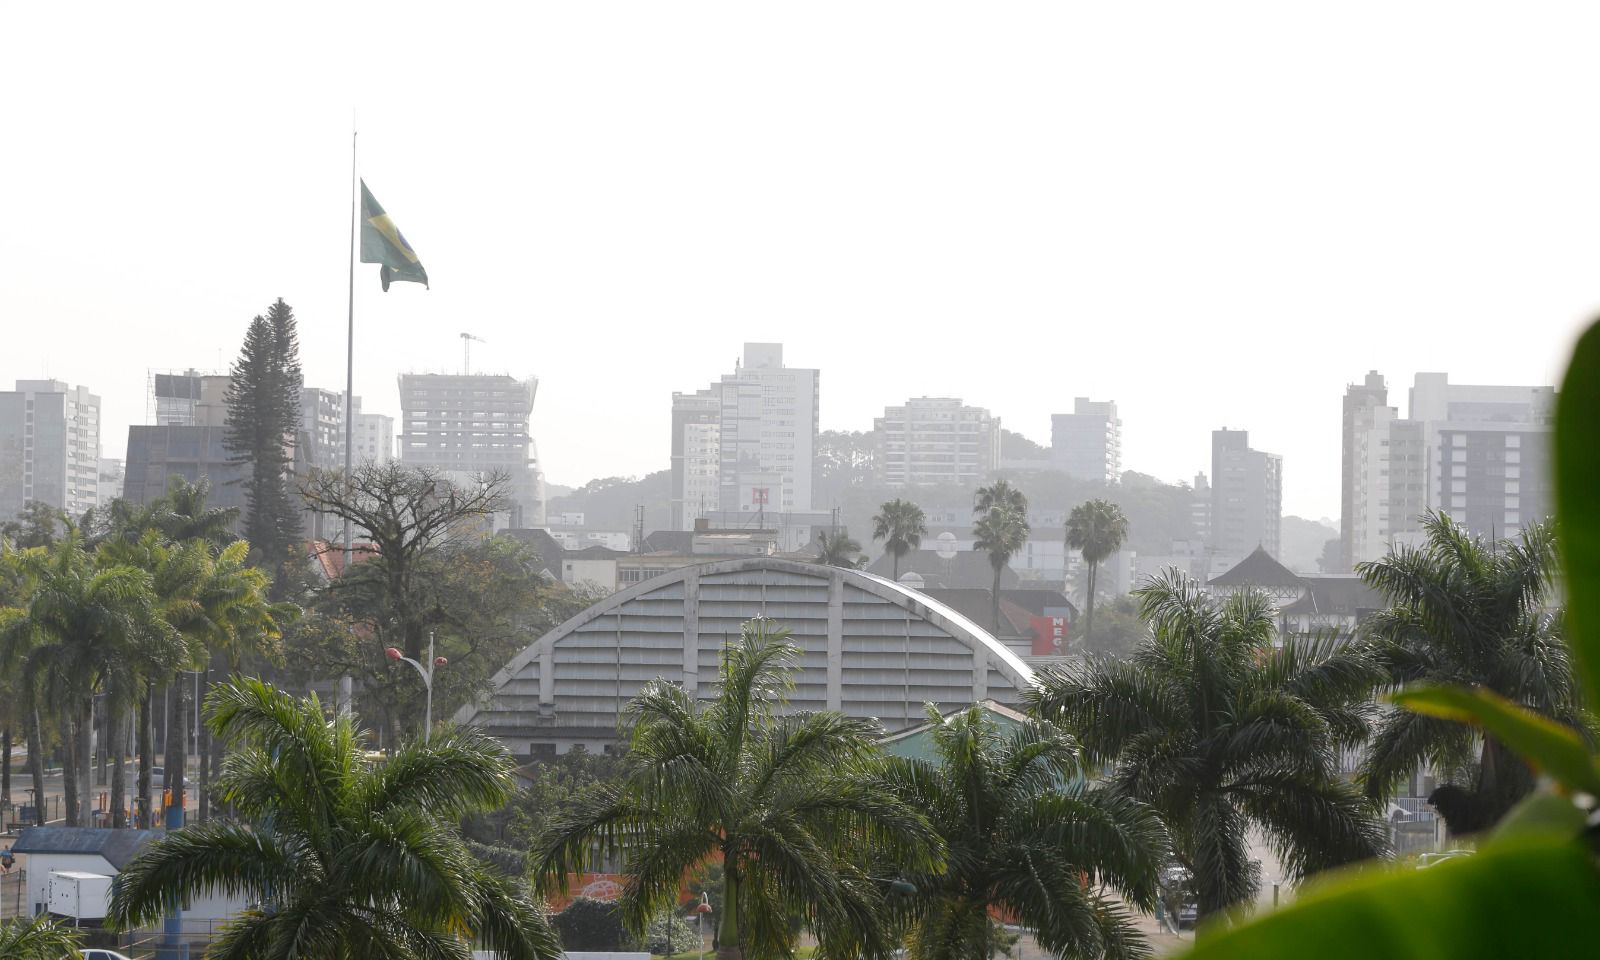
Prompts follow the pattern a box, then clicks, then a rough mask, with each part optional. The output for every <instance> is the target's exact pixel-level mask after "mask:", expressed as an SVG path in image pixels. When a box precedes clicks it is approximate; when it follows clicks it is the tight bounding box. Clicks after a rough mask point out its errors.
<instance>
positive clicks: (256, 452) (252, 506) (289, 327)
mask: <svg viewBox="0 0 1600 960" xmlns="http://www.w3.org/2000/svg"><path fill="white" fill-rule="evenodd" d="M229 373H230V374H231V375H232V377H233V381H232V383H230V384H229V385H228V395H227V403H228V434H227V440H226V446H227V448H228V452H229V454H231V455H232V457H233V459H234V460H235V462H240V463H249V464H250V477H249V479H248V480H246V481H245V496H246V502H247V504H248V507H249V509H248V510H247V511H246V514H245V538H246V539H248V540H249V541H250V545H251V548H252V549H253V550H254V551H255V553H256V556H257V558H258V560H259V562H261V563H262V565H263V566H265V567H267V568H268V569H269V570H272V571H276V570H277V569H278V568H279V567H280V566H282V565H283V563H284V562H285V561H286V560H288V559H289V555H290V551H291V550H292V548H293V546H294V544H295V542H296V541H298V540H299V539H300V529H301V527H300V512H299V510H298V509H297V508H296V507H295V503H294V500H293V499H292V497H291V495H290V488H289V477H288V474H289V471H290V467H291V459H292V456H293V453H292V446H291V443H292V441H293V439H294V437H295V433H296V430H297V428H298V426H299V421H300V387H301V383H302V380H301V376H300V343H299V336H298V334H297V333H296V331H295V321H294V311H293V310H291V309H290V308H289V305H288V304H287V303H284V302H283V300H282V299H281V298H280V299H279V300H278V302H276V303H274V304H273V305H272V306H271V307H269V308H267V315H266V316H265V317H261V316H257V317H256V318H255V319H253V320H251V321H250V329H249V330H248V331H247V332H246V333H245V337H244V346H243V347H242V348H241V349H240V350H239V358H238V359H237V360H235V361H234V362H233V368H232V369H231V370H230V371H229Z"/></svg>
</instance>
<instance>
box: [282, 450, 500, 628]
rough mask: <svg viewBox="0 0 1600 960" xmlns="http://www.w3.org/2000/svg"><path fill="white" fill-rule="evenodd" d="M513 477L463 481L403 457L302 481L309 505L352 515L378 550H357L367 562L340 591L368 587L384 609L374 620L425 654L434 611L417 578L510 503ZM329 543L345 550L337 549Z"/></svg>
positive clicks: (347, 574)
mask: <svg viewBox="0 0 1600 960" xmlns="http://www.w3.org/2000/svg"><path fill="white" fill-rule="evenodd" d="M509 484H510V478H509V477H507V476H506V475H505V474H501V473H494V474H489V475H486V476H481V477H478V478H476V480H475V482H473V483H470V484H457V483H454V482H452V481H451V480H450V479H448V478H447V477H445V476H443V475H442V474H440V473H439V472H437V471H435V470H431V469H429V468H426V467H420V468H417V467H406V466H402V465H401V464H399V463H396V462H390V463H384V464H372V463H369V464H363V465H362V466H359V467H357V468H356V469H355V471H354V473H353V474H351V476H350V477H348V478H346V477H345V475H344V474H343V473H342V472H337V471H313V472H312V473H311V474H310V476H308V477H306V478H305V479H304V480H303V481H301V483H300V495H301V497H303V498H304V499H305V502H306V505H307V506H308V507H309V508H310V509H312V510H315V511H317V512H318V513H324V514H328V515H331V516H334V517H338V518H340V519H341V520H349V521H350V523H351V524H352V525H353V526H355V527H357V528H359V532H358V534H357V535H358V536H365V537H366V538H367V540H368V541H369V542H370V544H371V546H370V548H362V549H359V550H358V551H357V554H356V557H357V558H358V559H359V561H360V562H359V563H358V564H357V565H356V567H355V568H354V569H352V570H348V571H344V575H343V576H341V577H340V578H339V580H338V582H337V583H336V584H335V588H336V589H352V588H353V589H360V590H362V591H363V592H365V593H368V594H369V595H371V596H372V599H373V600H374V601H375V603H374V606H375V607H376V609H377V610H379V611H380V613H379V615H378V617H377V618H376V621H377V622H375V623H374V624H373V626H374V627H375V628H377V630H378V631H379V632H380V633H382V634H389V635H393V636H395V637H396V638H397V642H395V643H394V644H393V645H394V646H397V647H399V648H401V649H402V650H403V651H405V654H406V656H408V657H411V658H412V659H417V660H420V659H421V658H422V656H423V653H424V647H425V645H426V642H427V627H428V623H429V618H430V616H431V611H430V609H429V607H428V604H427V602H426V600H424V599H423V596H424V594H425V593H426V591H424V590H420V589H418V586H419V585H418V584H417V583H416V577H417V575H418V571H419V570H420V569H421V566H422V563H421V561H422V560H423V558H424V557H425V556H426V555H427V554H428V553H429V552H430V551H434V550H438V549H441V548H443V547H445V546H448V545H449V544H451V543H452V542H454V541H456V540H458V539H461V538H464V537H481V536H484V535H486V534H488V533H489V532H490V530H491V527H492V517H493V515H494V514H495V513H496V512H497V511H500V510H503V509H505V507H506V502H507V498H506V487H507V486H508V485H509ZM328 549H340V548H338V547H330V548H328Z"/></svg>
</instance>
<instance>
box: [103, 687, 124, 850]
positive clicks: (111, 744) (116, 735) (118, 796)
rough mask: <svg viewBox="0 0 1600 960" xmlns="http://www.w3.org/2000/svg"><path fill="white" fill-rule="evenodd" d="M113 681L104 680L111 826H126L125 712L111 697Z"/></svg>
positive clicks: (118, 827) (119, 827)
mask: <svg viewBox="0 0 1600 960" xmlns="http://www.w3.org/2000/svg"><path fill="white" fill-rule="evenodd" d="M115 683H116V681H115V679H110V678H108V679H107V680H106V756H107V757H109V758H110V760H111V826H112V827H114V828H117V829H121V828H122V827H126V826H127V825H128V814H127V806H128V771H127V765H126V764H125V763H124V762H123V761H124V760H125V759H126V757H125V756H124V755H123V754H124V751H123V741H124V740H125V739H126V738H127V732H126V730H125V723H126V717H127V713H128V712H127V711H126V710H125V709H123V708H122V705H121V704H118V703H117V702H116V698H115V697H113V696H112V695H111V692H112V690H113V685H114V684H115Z"/></svg>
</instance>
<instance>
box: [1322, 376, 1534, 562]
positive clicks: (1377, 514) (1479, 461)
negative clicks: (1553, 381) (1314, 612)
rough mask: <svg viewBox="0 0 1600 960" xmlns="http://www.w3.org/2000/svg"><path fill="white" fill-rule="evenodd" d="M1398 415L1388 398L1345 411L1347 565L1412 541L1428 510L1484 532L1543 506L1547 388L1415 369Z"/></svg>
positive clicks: (1497, 530)
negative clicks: (1475, 381) (1406, 403)
mask: <svg viewBox="0 0 1600 960" xmlns="http://www.w3.org/2000/svg"><path fill="white" fill-rule="evenodd" d="M1374 377H1376V374H1369V375H1368V381H1369V384H1370V383H1371V381H1372V380H1373V378H1374ZM1379 379H1380V380H1381V378H1379ZM1352 389H1354V388H1352ZM1347 406H1349V401H1348V399H1347ZM1408 413H1409V414H1410V416H1409V417H1407V418H1404V419H1402V418H1401V417H1400V415H1399V410H1398V409H1397V408H1395V407H1393V406H1388V405H1370V404H1369V405H1364V406H1362V407H1361V408H1360V412H1359V414H1358V416H1356V417H1355V418H1354V423H1353V426H1354V430H1353V436H1352V438H1351V452H1352V457H1351V461H1350V462H1349V463H1348V464H1347V466H1346V471H1345V476H1344V485H1345V489H1346V492H1347V495H1346V499H1347V501H1348V506H1347V507H1346V509H1347V510H1348V511H1349V519H1348V520H1344V521H1341V523H1342V525H1343V526H1344V527H1345V528H1346V531H1347V535H1348V538H1349V550H1350V552H1349V558H1350V561H1351V563H1352V564H1355V563H1360V562H1362V561H1369V560H1376V559H1378V558H1380V557H1382V556H1383V555H1384V554H1386V553H1387V552H1388V551H1389V549H1390V548H1391V547H1392V546H1394V545H1397V544H1416V543H1419V542H1420V541H1421V539H1422V536H1423V533H1422V524H1421V517H1422V515H1423V514H1424V513H1426V512H1428V511H1430V510H1432V511H1442V512H1444V513H1448V514H1449V515H1450V516H1451V517H1452V518H1454V519H1455V520H1457V521H1458V522H1460V523H1462V524H1463V525H1464V526H1465V527H1466V529H1467V530H1468V531H1469V532H1470V533H1472V534H1473V535H1474V536H1480V537H1487V538H1498V537H1504V536H1508V535H1514V534H1515V533H1517V532H1518V531H1519V530H1521V529H1522V527H1523V526H1524V525H1526V524H1529V523H1534V522H1537V521H1539V520H1543V519H1544V518H1546V517H1547V516H1548V515H1549V514H1550V512H1551V509H1552V505H1553V501H1552V490H1551V482H1552V478H1551V470H1550V440H1551V432H1552V430H1553V426H1554V413H1555V390H1554V388H1552V387H1533V386H1483V385H1469V384H1452V383H1450V382H1449V377H1448V376H1447V375H1446V374H1443V373H1419V374H1417V375H1416V380H1415V385H1414V386H1413V387H1412V388H1411V391H1410V409H1409V410H1408Z"/></svg>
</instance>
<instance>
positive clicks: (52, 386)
mask: <svg viewBox="0 0 1600 960" xmlns="http://www.w3.org/2000/svg"><path fill="white" fill-rule="evenodd" d="M33 501H38V502H39V503H43V504H47V505H48V506H51V507H55V508H56V509H58V510H64V511H66V512H67V513H69V514H71V515H72V516H73V517H78V516H80V515H82V514H83V512H84V511H86V510H88V509H90V508H92V507H95V506H98V505H99V503H100V398H99V397H98V396H96V395H95V394H93V393H90V392H89V390H88V388H87V387H81V386H80V387H73V386H68V385H67V384H65V383H62V382H61V381H59V380H18V381H17V388H16V389H15V390H8V391H3V392H0V519H7V520H9V519H10V518H12V517H14V516H16V515H17V514H18V513H20V512H22V509H23V507H25V506H27V505H28V503H30V502H33Z"/></svg>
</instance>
